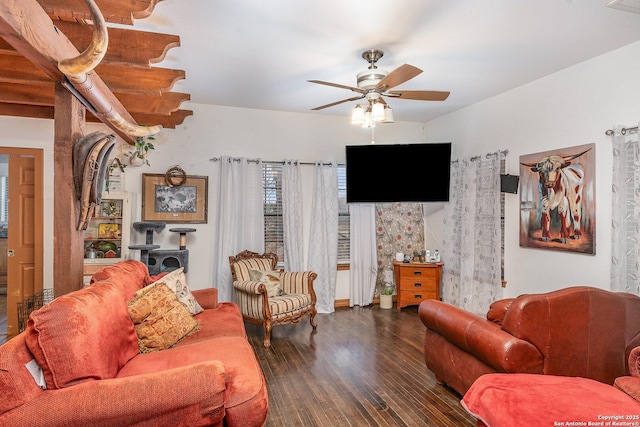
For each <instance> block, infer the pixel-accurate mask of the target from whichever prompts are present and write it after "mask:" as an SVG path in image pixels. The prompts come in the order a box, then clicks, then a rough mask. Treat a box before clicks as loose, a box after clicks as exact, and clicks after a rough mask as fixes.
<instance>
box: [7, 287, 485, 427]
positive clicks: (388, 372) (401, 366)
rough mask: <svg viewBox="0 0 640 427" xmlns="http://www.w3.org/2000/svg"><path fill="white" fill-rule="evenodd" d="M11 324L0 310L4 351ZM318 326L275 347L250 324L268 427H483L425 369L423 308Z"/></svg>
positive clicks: (342, 316)
mask: <svg viewBox="0 0 640 427" xmlns="http://www.w3.org/2000/svg"><path fill="white" fill-rule="evenodd" d="M3 297H4V298H6V296H4V295H0V307H3V305H2V303H3V301H2V298H3ZM4 307H5V310H6V301H4ZM6 322H7V320H6V311H3V310H2V309H0V344H2V343H4V342H5V341H6ZM316 323H317V324H318V329H317V331H316V332H315V333H312V329H311V325H309V322H308V318H307V319H306V320H305V321H303V322H301V323H300V324H298V325H283V326H276V327H275V328H273V330H272V334H271V347H270V348H264V347H263V345H262V337H263V331H262V328H261V327H259V326H258V325H254V324H251V323H247V324H246V328H247V334H248V336H249V341H250V342H251V345H252V346H253V348H254V350H255V352H256V355H257V357H258V360H259V362H260V365H261V366H262V370H263V372H264V376H265V380H266V383H267V391H268V393H269V415H268V418H267V424H266V425H267V427H279V426H286V427H295V426H305V427H309V426H318V427H323V426H331V427H334V426H411V427H413V426H446V427H465V426H469V427H473V426H475V425H476V422H475V420H474V419H473V418H471V417H470V416H469V415H468V414H467V413H466V411H465V410H464V409H463V408H462V406H461V405H460V396H459V395H457V394H456V393H455V392H454V391H452V390H451V389H448V388H446V387H444V386H441V385H438V384H437V383H436V381H435V377H434V375H433V374H432V373H431V371H429V370H428V369H427V368H426V366H425V363H424V350H423V348H422V347H423V345H424V344H423V343H424V326H423V325H422V322H421V321H420V318H419V317H418V315H417V307H406V308H403V309H402V311H398V310H396V309H395V308H394V309H392V310H383V309H380V307H379V306H378V305H374V306H369V307H354V308H345V307H342V308H337V309H336V312H335V313H332V314H318V315H317V316H316ZM3 327H4V334H5V335H2V328H3Z"/></svg>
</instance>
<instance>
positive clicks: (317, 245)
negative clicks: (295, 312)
mask: <svg viewBox="0 0 640 427" xmlns="http://www.w3.org/2000/svg"><path fill="white" fill-rule="evenodd" d="M337 169H338V168H337V165H336V164H335V163H331V164H322V163H321V162H316V164H315V186H314V187H315V188H314V192H313V202H312V205H311V207H312V209H311V212H312V214H311V215H312V217H311V233H310V237H309V263H308V264H309V270H311V271H315V272H316V273H317V274H318V278H317V279H316V280H315V281H314V282H313V289H314V291H315V292H316V298H317V301H316V309H317V310H318V313H333V312H334V311H335V309H334V304H335V295H336V273H337V268H338V172H337Z"/></svg>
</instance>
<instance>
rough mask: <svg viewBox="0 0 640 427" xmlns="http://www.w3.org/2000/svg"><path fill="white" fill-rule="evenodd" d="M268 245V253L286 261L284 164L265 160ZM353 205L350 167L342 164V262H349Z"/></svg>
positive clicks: (339, 172)
mask: <svg viewBox="0 0 640 427" xmlns="http://www.w3.org/2000/svg"><path fill="white" fill-rule="evenodd" d="M262 181H263V186H264V191H263V196H264V247H265V251H266V252H273V253H275V254H277V255H278V259H279V260H281V261H282V260H284V227H283V224H282V163H279V162H263V163H262ZM349 236H350V233H349V207H348V206H347V182H346V168H345V166H344V165H339V166H338V264H342V265H344V264H349V253H350V249H349V248H350V242H349V238H350V237H349Z"/></svg>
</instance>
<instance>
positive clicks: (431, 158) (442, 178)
mask: <svg viewBox="0 0 640 427" xmlns="http://www.w3.org/2000/svg"><path fill="white" fill-rule="evenodd" d="M450 169H451V143H450V142H445V143H433V144H426V143H425V144H392V145H379V144H371V145H347V146H346V173H347V203H384V202H446V201H449V173H450Z"/></svg>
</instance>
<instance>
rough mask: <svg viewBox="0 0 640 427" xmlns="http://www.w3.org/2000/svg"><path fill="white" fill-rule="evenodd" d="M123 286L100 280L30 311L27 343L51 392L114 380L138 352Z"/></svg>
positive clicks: (136, 339)
mask: <svg viewBox="0 0 640 427" xmlns="http://www.w3.org/2000/svg"><path fill="white" fill-rule="evenodd" d="M123 292H124V290H123V288H122V287H121V286H119V285H118V284H117V283H113V282H111V281H104V282H98V283H95V284H94V285H91V286H88V287H86V288H84V289H80V290H78V291H74V292H71V293H69V294H67V295H63V296H61V297H58V298H56V299H55V300H53V301H52V302H50V303H49V304H47V305H45V306H44V307H42V308H41V309H39V310H36V311H34V312H32V313H31V316H30V317H29V321H28V323H27V330H26V331H25V332H26V342H27V346H28V347H29V350H30V351H31V353H32V354H33V356H34V357H35V359H36V361H37V362H38V364H39V365H40V366H41V367H42V370H43V372H44V377H45V380H46V383H47V388H53V389H55V388H63V387H68V386H71V385H74V384H77V383H80V382H84V381H90V380H100V379H108V378H114V377H115V376H116V374H117V373H118V371H119V370H120V369H121V368H122V367H123V366H124V365H125V364H126V363H127V362H128V361H129V360H130V359H131V358H132V357H134V356H135V355H136V354H138V353H139V351H138V337H137V335H136V332H135V329H134V328H133V323H132V322H131V319H129V315H128V313H127V304H126V302H125V300H124V299H123V295H122V293H123Z"/></svg>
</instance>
